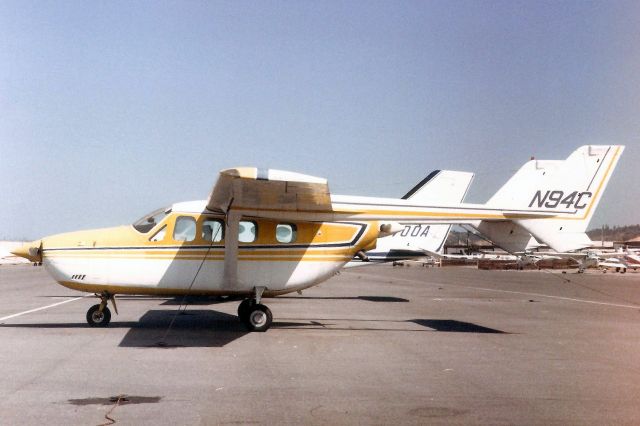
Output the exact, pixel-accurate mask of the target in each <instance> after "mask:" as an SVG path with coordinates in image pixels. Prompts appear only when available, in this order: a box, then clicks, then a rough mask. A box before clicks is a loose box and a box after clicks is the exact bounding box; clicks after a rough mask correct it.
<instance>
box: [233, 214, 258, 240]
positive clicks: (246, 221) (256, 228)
mask: <svg viewBox="0 0 640 426" xmlns="http://www.w3.org/2000/svg"><path fill="white" fill-rule="evenodd" d="M243 223H250V224H252V225H253V228H254V229H255V233H254V234H253V240H251V241H242V240H241V239H240V236H241V235H242V233H241V232H240V226H241V225H242V224H243ZM259 229H260V228H259V226H258V222H256V221H255V220H241V221H239V222H238V243H240V244H251V243H255V242H256V241H258V232H259Z"/></svg>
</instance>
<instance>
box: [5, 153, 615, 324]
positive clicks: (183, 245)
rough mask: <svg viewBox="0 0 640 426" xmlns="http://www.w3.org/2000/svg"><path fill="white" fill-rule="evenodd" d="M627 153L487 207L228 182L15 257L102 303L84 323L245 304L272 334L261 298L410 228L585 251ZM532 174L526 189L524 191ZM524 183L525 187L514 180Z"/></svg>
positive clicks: (316, 184)
mask: <svg viewBox="0 0 640 426" xmlns="http://www.w3.org/2000/svg"><path fill="white" fill-rule="evenodd" d="M623 150H624V147H623V146H618V145H611V146H583V147H581V148H579V149H577V150H576V151H574V152H573V153H572V154H571V155H570V156H569V158H568V159H566V160H564V161H548V162H545V161H536V160H532V161H529V162H527V163H526V164H525V165H524V166H523V168H522V169H521V171H519V172H518V173H517V174H516V176H515V177H514V178H512V179H511V180H509V182H508V183H507V184H506V185H505V186H504V187H502V188H501V189H500V191H499V192H498V194H497V195H499V196H500V197H499V200H500V202H501V203H500V204H498V202H497V200H494V199H495V198H496V197H494V198H492V201H493V202H491V203H489V204H466V203H451V204H448V205H443V204H440V203H417V202H414V201H412V200H402V199H395V198H374V197H354V196H339V195H331V193H330V191H329V186H328V184H327V181H326V180H325V179H322V178H317V177H313V176H307V175H302V174H297V173H292V172H285V171H278V170H264V169H257V168H235V169H227V170H223V171H222V172H220V174H219V177H218V181H217V182H216V184H215V185H214V187H213V190H212V192H211V194H210V195H209V198H208V199H207V200H203V201H195V202H186V203H178V204H174V205H172V206H171V207H169V208H165V209H160V210H157V211H154V212H152V213H150V214H148V215H147V216H145V217H143V218H142V219H140V220H139V221H137V222H135V223H134V224H133V225H129V226H120V227H116V228H106V229H98V230H90V231H79V232H71V233H65V234H59V235H54V236H49V237H45V238H42V239H40V240H37V241H33V242H31V243H28V244H25V245H24V246H22V247H21V248H18V249H15V250H14V251H13V253H14V254H16V255H18V256H22V257H25V258H27V259H29V260H31V261H33V262H37V263H42V264H44V266H45V267H46V269H47V271H48V272H49V273H50V274H51V275H52V276H53V278H54V279H55V280H56V281H57V282H58V283H60V284H61V285H63V286H65V287H68V288H71V289H75V290H80V291H84V292H90V293H96V295H98V296H99V298H100V303H99V304H96V305H94V306H92V307H91V308H90V309H89V310H88V312H87V315H86V318H87V322H88V323H89V324H90V325H92V326H105V325H107V324H108V323H109V321H110V318H111V313H110V311H109V308H108V307H107V303H108V302H109V301H111V304H112V305H113V307H114V309H116V313H117V308H116V305H115V295H117V294H141V295H145V294H162V295H183V294H185V295H186V294H192V295H233V296H241V297H245V299H244V300H243V301H242V302H241V303H240V305H239V306H238V316H239V317H240V319H241V321H242V322H243V323H244V324H245V325H246V327H247V328H248V329H249V330H252V331H264V330H266V329H268V328H269V326H270V325H271V322H272V314H271V311H270V310H269V308H267V307H266V306H265V305H263V304H262V303H261V301H262V298H263V297H273V296H277V295H281V294H285V293H290V292H294V291H298V290H302V289H305V288H308V287H311V286H314V285H316V284H319V283H321V282H323V281H325V280H327V279H329V278H330V277H331V276H333V275H334V274H335V273H336V272H337V271H339V270H340V269H341V268H342V267H343V266H344V265H345V264H346V263H347V262H348V261H350V260H351V259H352V258H353V256H354V255H355V254H356V253H357V252H359V251H361V250H365V251H366V250H371V249H373V248H374V246H375V244H376V240H377V238H378V237H379V235H380V234H381V233H393V232H397V231H400V230H402V229H403V227H402V226H399V225H398V222H402V223H465V224H469V223H472V222H474V221H484V222H486V223H497V224H509V223H515V224H517V225H518V226H520V227H522V228H523V229H526V230H527V231H529V232H530V233H531V234H532V235H534V236H535V238H536V239H538V240H539V241H541V242H544V243H546V244H547V245H549V246H550V247H552V248H553V249H554V250H557V251H566V250H575V249H581V248H583V247H585V246H586V245H590V244H591V241H590V240H589V238H588V237H587V235H586V234H585V233H584V232H585V230H586V227H587V225H588V223H589V220H590V219H591V217H592V215H593V212H594V211H595V209H596V206H597V205H598V202H599V200H600V199H601V196H602V194H603V192H604V189H605V187H606V185H607V183H608V181H609V178H610V176H611V173H612V171H613V170H614V168H615V166H616V164H617V162H618V159H619V158H620V155H621V153H622V152H623ZM523 169H526V170H527V173H526V175H527V177H528V179H521V178H520V176H521V174H522V173H521V172H522V170H523ZM516 177H517V178H518V179H516Z"/></svg>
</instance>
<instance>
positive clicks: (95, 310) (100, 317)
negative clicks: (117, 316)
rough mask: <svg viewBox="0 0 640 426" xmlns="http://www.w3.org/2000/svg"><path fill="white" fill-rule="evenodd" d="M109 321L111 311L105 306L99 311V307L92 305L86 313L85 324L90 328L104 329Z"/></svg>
mask: <svg viewBox="0 0 640 426" xmlns="http://www.w3.org/2000/svg"><path fill="white" fill-rule="evenodd" d="M109 321H111V311H110V310H109V308H107V307H106V306H105V307H104V308H102V311H100V305H99V304H98V305H93V306H92V307H90V308H89V310H88V311H87V322H88V323H89V325H90V326H91V327H106V326H107V325H109Z"/></svg>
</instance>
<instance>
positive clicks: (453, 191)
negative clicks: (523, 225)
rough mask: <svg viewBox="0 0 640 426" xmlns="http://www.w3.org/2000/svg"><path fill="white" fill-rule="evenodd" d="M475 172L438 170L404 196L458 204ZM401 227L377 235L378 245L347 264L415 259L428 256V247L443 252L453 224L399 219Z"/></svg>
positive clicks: (426, 200) (369, 263) (408, 198)
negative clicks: (392, 231) (381, 235)
mask: <svg viewBox="0 0 640 426" xmlns="http://www.w3.org/2000/svg"><path fill="white" fill-rule="evenodd" d="M473 176H474V175H473V173H469V172H457V171H451V170H435V171H433V172H431V173H430V174H429V175H428V176H427V177H426V178H424V179H423V180H422V181H421V182H420V183H418V184H417V185H416V186H415V187H413V188H412V189H411V190H410V191H409V192H407V193H406V194H405V195H404V196H403V197H402V199H403V200H410V201H411V202H415V203H423V204H426V203H441V204H452V205H453V204H455V203H460V202H462V201H463V200H464V197H465V196H466V194H467V192H468V191H469V187H470V186H471V182H472V181H473ZM399 225H400V226H401V227H402V229H401V230H399V231H398V232H395V233H394V234H392V235H386V236H383V237H381V238H378V241H377V242H376V247H375V249H372V250H369V251H367V252H366V253H358V254H357V255H356V256H355V257H354V258H353V260H351V261H350V262H349V263H347V264H346V265H345V268H350V267H355V266H363V265H371V264H375V263H381V262H391V261H396V260H405V259H415V258H421V257H425V256H428V251H433V252H440V251H441V250H442V247H443V246H444V243H445V241H446V240H447V236H448V235H449V231H450V230H451V226H452V225H451V224H450V223H445V224H436V223H431V224H426V223H415V224H412V223H400V224H399Z"/></svg>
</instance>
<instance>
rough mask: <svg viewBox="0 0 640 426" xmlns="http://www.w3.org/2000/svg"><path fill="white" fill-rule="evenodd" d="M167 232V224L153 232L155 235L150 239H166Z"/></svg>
mask: <svg viewBox="0 0 640 426" xmlns="http://www.w3.org/2000/svg"><path fill="white" fill-rule="evenodd" d="M166 234H167V226H166V225H165V226H163V227H162V229H160V230H159V231H158V232H156V233H155V234H153V237H151V238H149V241H162V240H164V236H165V235H166Z"/></svg>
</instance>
